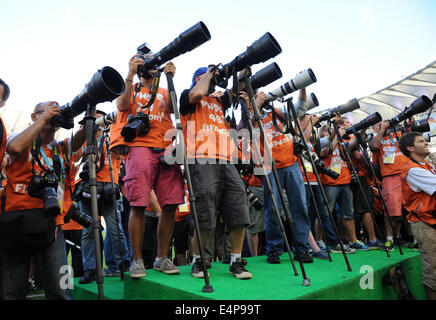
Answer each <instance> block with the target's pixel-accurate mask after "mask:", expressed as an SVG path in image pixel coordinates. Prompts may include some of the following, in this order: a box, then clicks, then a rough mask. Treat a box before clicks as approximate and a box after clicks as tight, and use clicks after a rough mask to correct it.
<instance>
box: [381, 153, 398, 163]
mask: <svg viewBox="0 0 436 320" xmlns="http://www.w3.org/2000/svg"><path fill="white" fill-rule="evenodd" d="M394 162H395V153H394V152H386V153H385V154H384V155H383V163H385V164H393V163H394Z"/></svg>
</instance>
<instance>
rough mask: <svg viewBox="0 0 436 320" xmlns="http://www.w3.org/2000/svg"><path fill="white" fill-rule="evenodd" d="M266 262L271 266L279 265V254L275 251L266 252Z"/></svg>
mask: <svg viewBox="0 0 436 320" xmlns="http://www.w3.org/2000/svg"><path fill="white" fill-rule="evenodd" d="M266 262H268V263H271V264H279V263H280V257H279V254H278V253H277V252H275V251H270V252H268V256H267V258H266Z"/></svg>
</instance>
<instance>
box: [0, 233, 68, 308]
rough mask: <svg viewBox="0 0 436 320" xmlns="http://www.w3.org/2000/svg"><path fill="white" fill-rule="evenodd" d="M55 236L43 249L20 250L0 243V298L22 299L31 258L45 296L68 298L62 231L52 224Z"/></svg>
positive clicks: (47, 297)
mask: <svg viewBox="0 0 436 320" xmlns="http://www.w3.org/2000/svg"><path fill="white" fill-rule="evenodd" d="M56 232H57V236H56V239H55V240H54V241H53V242H52V243H51V244H50V245H49V246H48V247H47V248H45V249H42V250H39V251H36V252H33V253H28V254H21V253H16V252H10V251H8V250H6V249H3V248H1V247H0V300H25V299H26V289H27V285H28V281H29V270H30V261H31V259H32V257H34V258H35V260H34V261H35V263H36V265H37V269H38V272H39V273H40V276H41V282H42V285H43V287H44V292H45V297H46V299H47V300H72V299H73V297H72V295H71V289H70V287H71V286H70V285H71V282H70V281H72V279H70V278H69V275H68V267H67V266H68V262H67V256H66V249H65V239H64V233H63V232H62V229H61V226H57V227H56Z"/></svg>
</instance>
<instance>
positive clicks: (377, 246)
mask: <svg viewBox="0 0 436 320" xmlns="http://www.w3.org/2000/svg"><path fill="white" fill-rule="evenodd" d="M368 247H369V249H370V250H385V245H384V244H383V242H381V241H380V240H379V239H377V240H375V241H374V242H373V241H369V240H368Z"/></svg>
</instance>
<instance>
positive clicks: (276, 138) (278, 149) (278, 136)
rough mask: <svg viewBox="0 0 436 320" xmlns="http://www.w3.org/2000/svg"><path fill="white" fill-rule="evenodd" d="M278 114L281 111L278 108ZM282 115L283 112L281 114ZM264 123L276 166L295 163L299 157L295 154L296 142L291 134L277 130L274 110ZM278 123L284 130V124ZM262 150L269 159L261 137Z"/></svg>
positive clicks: (280, 166)
mask: <svg viewBox="0 0 436 320" xmlns="http://www.w3.org/2000/svg"><path fill="white" fill-rule="evenodd" d="M276 112H277V113H278V114H280V112H279V111H278V110H276ZM280 115H281V114H280ZM262 125H263V127H264V130H265V135H266V137H267V141H268V144H269V146H270V148H271V153H272V157H273V159H274V160H275V161H276V168H277V169H280V168H286V167H289V166H291V165H293V164H294V162H295V161H296V160H297V157H296V156H295V155H294V142H293V140H292V136H291V135H290V134H282V133H280V132H279V131H277V130H276V128H275V127H274V124H273V120H272V112H269V113H267V115H266V117H265V118H264V119H263V120H262ZM277 125H278V126H279V127H280V129H281V130H283V127H282V125H281V124H280V123H279V122H277ZM260 152H261V154H262V155H263V156H264V158H265V159H266V161H268V159H267V155H266V154H265V148H264V142H263V139H261V142H260Z"/></svg>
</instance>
